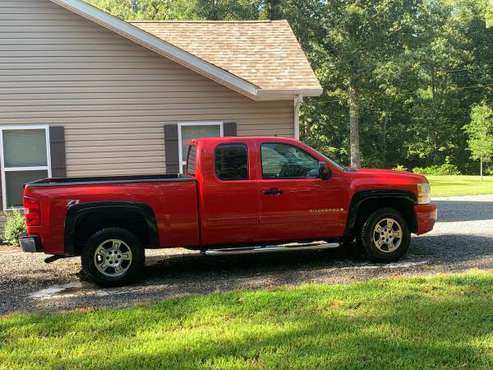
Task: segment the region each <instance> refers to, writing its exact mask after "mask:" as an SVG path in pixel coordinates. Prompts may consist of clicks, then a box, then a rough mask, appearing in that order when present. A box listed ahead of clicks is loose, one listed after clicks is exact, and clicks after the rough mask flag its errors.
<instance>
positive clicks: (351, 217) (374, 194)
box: [344, 189, 416, 238]
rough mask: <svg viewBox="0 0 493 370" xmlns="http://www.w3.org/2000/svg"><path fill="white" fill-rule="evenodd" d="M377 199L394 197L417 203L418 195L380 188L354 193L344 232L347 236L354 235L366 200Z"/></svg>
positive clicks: (413, 203)
mask: <svg viewBox="0 0 493 370" xmlns="http://www.w3.org/2000/svg"><path fill="white" fill-rule="evenodd" d="M375 199H386V200H388V199H391V200H392V199H394V200H400V201H405V202H409V203H410V204H412V205H415V204H416V195H415V194H414V193H412V192H410V191H406V190H392V189H388V190H387V189H379V190H365V191H360V192H357V193H355V194H354V195H353V198H352V199H351V205H350V206H349V212H348V218H347V223H346V230H345V232H344V237H345V238H349V237H352V236H353V235H354V231H355V228H356V222H357V220H358V214H359V211H360V208H361V206H362V205H363V204H364V203H365V202H367V201H369V200H375Z"/></svg>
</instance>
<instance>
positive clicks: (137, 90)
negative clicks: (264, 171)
mask: <svg viewBox="0 0 493 370" xmlns="http://www.w3.org/2000/svg"><path fill="white" fill-rule="evenodd" d="M239 62H240V61H239ZM293 113H294V112H293V102H292V101H277V102H253V101H251V100H249V99H248V98H245V97H243V96H242V95H240V94H237V93H235V92H233V91H231V90H228V89H227V88H225V87H223V86H221V85H219V84H217V83H215V82H213V81H211V80H208V79H207V78H205V77H202V76H200V75H198V74H197V73H195V72H192V71H190V70H188V69H186V68H184V67H182V66H180V65H178V64H176V63H174V62H172V61H169V60H167V59H165V58H163V57H161V56H159V55H157V54H155V53H153V52H151V51H149V50H147V49H145V48H143V47H140V46H138V45H136V44H134V43H132V42H131V41H129V40H127V39H125V38H123V37H120V36H118V35H116V34H114V33H113V32H111V31H108V30H106V29H104V28H102V27H100V26H97V25H96V24H94V23H92V22H90V21H87V20H85V19H84V18H82V17H79V16H77V15H75V14H72V13H70V12H69V11H67V10H65V9H63V8H61V7H59V6H57V5H55V4H53V3H51V2H49V1H47V0H17V1H6V0H1V1H0V125H11V124H12V125H13V124H48V125H62V126H64V127H65V135H66V156H67V175H68V176H90V175H111V174H150V173H160V172H163V171H165V168H164V166H165V164H164V163H165V162H164V129H163V126H164V125H165V124H170V123H178V122H187V121H209V120H210V121H225V122H236V123H237V124H238V134H239V135H279V136H293V135H294V131H293V130H294V117H293Z"/></svg>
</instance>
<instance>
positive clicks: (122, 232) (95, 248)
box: [81, 227, 145, 287]
mask: <svg viewBox="0 0 493 370" xmlns="http://www.w3.org/2000/svg"><path fill="white" fill-rule="evenodd" d="M81 262H82V271H83V272H84V273H85V274H86V275H87V276H88V277H89V278H90V279H91V280H92V281H94V282H95V283H96V284H97V285H100V286H103V287H115V286H122V285H127V284H130V283H132V282H135V281H136V280H138V279H139V278H140V277H141V273H142V270H143V268H144V263H145V252H144V249H143V248H142V243H141V242H140V240H139V238H138V237H136V236H135V235H134V234H133V233H131V232H129V231H128V230H126V229H122V228H118V227H112V228H106V229H102V230H100V231H98V232H96V233H94V234H93V235H92V236H91V237H90V238H89V239H88V241H87V244H86V246H85V247H84V248H83V249H82V254H81Z"/></svg>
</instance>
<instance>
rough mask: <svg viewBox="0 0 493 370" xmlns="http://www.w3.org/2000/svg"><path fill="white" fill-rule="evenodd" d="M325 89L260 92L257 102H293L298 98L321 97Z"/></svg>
mask: <svg viewBox="0 0 493 370" xmlns="http://www.w3.org/2000/svg"><path fill="white" fill-rule="evenodd" d="M322 93H323V89H322V88H321V87H320V88H319V89H299V90H259V91H258V93H257V97H256V99H255V100H260V101H265V100H292V99H295V98H296V97H298V96H304V97H310V96H320V95H322Z"/></svg>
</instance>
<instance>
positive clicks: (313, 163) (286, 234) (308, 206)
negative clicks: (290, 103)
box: [259, 143, 346, 241]
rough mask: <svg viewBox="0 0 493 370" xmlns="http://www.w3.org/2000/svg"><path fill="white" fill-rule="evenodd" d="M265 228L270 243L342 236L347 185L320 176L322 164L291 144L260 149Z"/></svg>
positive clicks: (265, 145) (264, 235)
mask: <svg viewBox="0 0 493 370" xmlns="http://www.w3.org/2000/svg"><path fill="white" fill-rule="evenodd" d="M260 161H261V164H262V166H261V173H260V180H259V195H260V199H261V200H260V226H259V229H260V231H259V233H260V235H261V237H262V240H265V241H290V240H299V241H301V240H310V239H311V240H314V239H318V238H320V239H322V240H323V239H325V238H329V237H332V236H337V235H341V234H342V232H343V230H344V225H345V217H346V212H345V211H344V209H343V208H344V206H345V193H346V192H345V191H344V182H343V181H342V179H340V178H337V177H332V178H330V179H328V180H322V179H321V178H320V176H319V169H320V161H319V159H317V158H315V157H313V156H312V155H311V154H309V153H307V152H306V151H304V150H303V149H301V148H299V147H297V146H295V145H291V144H288V143H263V144H261V145H260Z"/></svg>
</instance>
